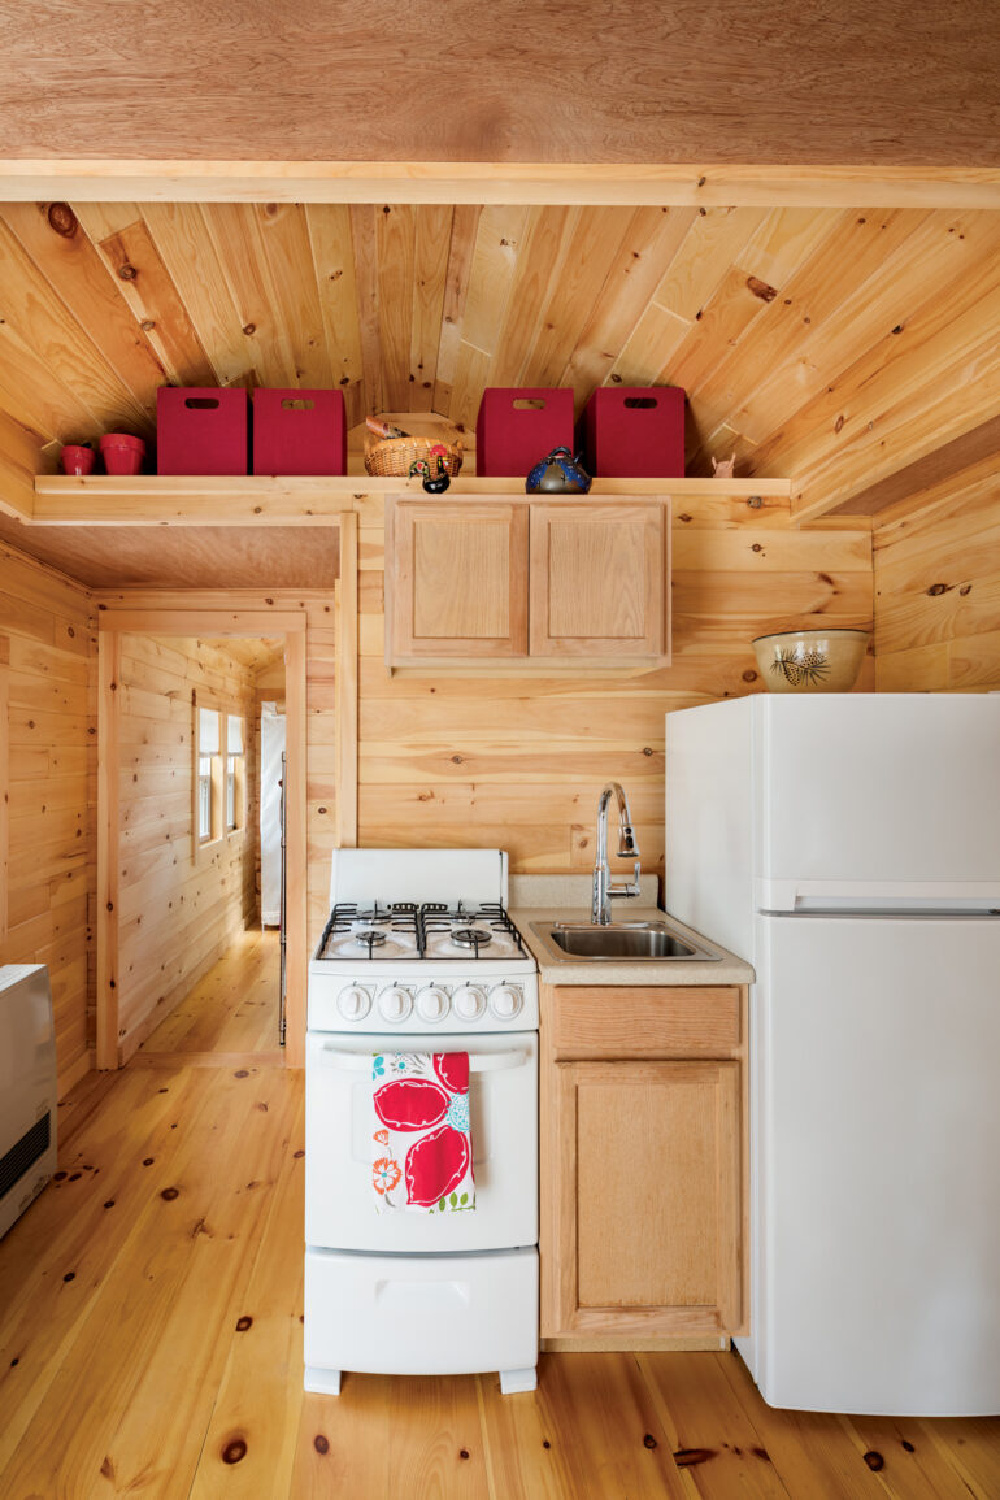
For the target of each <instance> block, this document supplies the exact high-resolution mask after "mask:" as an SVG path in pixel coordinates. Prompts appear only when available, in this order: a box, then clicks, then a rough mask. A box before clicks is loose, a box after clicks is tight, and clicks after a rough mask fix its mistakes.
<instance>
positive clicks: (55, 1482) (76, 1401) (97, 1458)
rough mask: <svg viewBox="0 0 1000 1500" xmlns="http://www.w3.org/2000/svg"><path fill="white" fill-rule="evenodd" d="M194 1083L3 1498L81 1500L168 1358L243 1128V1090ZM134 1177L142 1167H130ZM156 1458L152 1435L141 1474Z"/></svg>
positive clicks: (226, 1083)
mask: <svg viewBox="0 0 1000 1500" xmlns="http://www.w3.org/2000/svg"><path fill="white" fill-rule="evenodd" d="M201 1077H202V1078H203V1079H205V1080H207V1081H208V1082H209V1083H210V1084H211V1087H210V1088H206V1089H205V1090H204V1095H203V1097H202V1098H201V1099H200V1100H199V1101H198V1103H197V1104H194V1105H193V1106H192V1105H190V1104H189V1110H190V1113H189V1116H188V1119H187V1121H186V1122H185V1131H184V1134H183V1136H182V1135H181V1133H180V1131H178V1132H177V1135H178V1140H179V1145H178V1147H177V1148H175V1149H174V1150H173V1151H172V1152H167V1153H166V1154H165V1155H164V1156H162V1157H161V1158H159V1159H158V1161H156V1162H154V1163H152V1164H151V1168H150V1169H149V1171H148V1174H145V1197H146V1202H145V1205H144V1206H143V1207H142V1208H141V1209H140V1210H139V1213H138V1216H137V1218H136V1220H135V1224H134V1228H133V1229H132V1232H131V1233H130V1235H129V1237H128V1239H127V1240H126V1242H125V1244H124V1245H123V1247H122V1249H121V1250H120V1252H119V1254H118V1256H117V1257H116V1259H115V1262H114V1264H113V1267H112V1271H113V1274H111V1275H106V1274H105V1276H104V1279H103V1281H102V1282H101V1283H100V1285H99V1287H98V1291H97V1295H96V1297H95V1298H94V1300H93V1302H92V1304H91V1306H90V1309H89V1311H88V1314H87V1316H86V1318H85V1319H84V1320H83V1322H82V1324H81V1325H80V1326H79V1327H78V1328H77V1330H76V1336H75V1338H74V1340H73V1342H72V1345H71V1347H69V1348H68V1349H67V1350H66V1351H65V1353H64V1355H63V1357H62V1359H61V1361H60V1364H59V1368H58V1370H57V1372H56V1375H55V1378H54V1379H53V1381H52V1383H51V1386H50V1388H49V1390H48V1391H47V1393H46V1400H45V1402H44V1404H43V1405H42V1406H40V1407H39V1409H38V1411H37V1412H36V1414H35V1416H34V1418H33V1420H32V1421H31V1423H30V1424H29V1426H28V1427H27V1429H26V1431H25V1434H24V1436H23V1438H22V1439H21V1442H20V1444H19V1445H18V1448H17V1451H16V1452H15V1454H14V1457H13V1460H12V1462H11V1464H10V1465H9V1467H8V1470H7V1471H6V1472H5V1473H4V1475H3V1481H4V1483H5V1484H6V1485H7V1486H8V1487H9V1489H10V1493H11V1494H13V1495H21V1494H25V1495H33V1494H35V1493H37V1494H39V1495H45V1496H48V1495H60V1496H61V1495H63V1494H65V1495H67V1496H69V1495H72V1496H74V1497H75V1496H77V1495H80V1496H84V1495H89V1494H91V1493H92V1492H93V1487H94V1486H95V1485H96V1484H97V1482H98V1480H99V1478H100V1477H101V1471H102V1467H103V1466H104V1465H105V1464H107V1463H108V1461H109V1449H110V1446H111V1443H112V1439H113V1437H114V1434H115V1432H116V1430H117V1428H118V1426H119V1425H120V1423H121V1422H122V1421H123V1420H124V1418H125V1416H126V1413H127V1411H128V1408H129V1405H130V1402H131V1400H132V1397H133V1393H134V1391H135V1389H136V1388H137V1387H138V1386H139V1384H140V1383H141V1381H142V1379H143V1377H144V1375H145V1373H146V1370H147V1368H148V1367H149V1365H150V1364H151V1363H153V1362H154V1361H155V1360H156V1358H157V1356H158V1354H161V1355H164V1357H166V1358H171V1357H172V1351H170V1350H169V1349H167V1350H166V1351H165V1354H164V1344H163V1340H164V1336H165V1333H166V1330H167V1328H168V1326H169V1323H170V1315H171V1312H172V1309H173V1306H174V1303H175V1300H176V1298H177V1296H178V1294H179V1293H180V1291H181V1289H182V1287H183V1284H184V1278H185V1273H186V1271H187V1269H188V1266H189V1259H190V1251H191V1248H192V1246H193V1245H194V1243H195V1240H196V1238H197V1236H198V1234H199V1232H200V1231H199V1228H198V1226H199V1225H210V1223H211V1217H212V1215H213V1213H214V1212H215V1209H216V1206H217V1197H218V1192H219V1183H220V1181H223V1182H224V1181H226V1179H227V1178H228V1177H229V1174H230V1172H231V1169H232V1161H233V1157H234V1155H235V1154H236V1153H237V1152H238V1149H239V1144H240V1140H241V1138H242V1136H243V1133H244V1130H245V1126H246V1119H245V1114H244V1111H243V1110H242V1109H241V1108H240V1099H239V1094H240V1092H241V1087H242V1082H243V1081H242V1080H236V1079H233V1078H232V1077H226V1076H224V1077H222V1078H218V1077H216V1076H214V1075H211V1074H209V1073H207V1072H206V1073H204V1074H202V1075H201ZM153 1166H155V1167H156V1171H155V1172H153V1170H152V1167H153ZM137 1170H142V1168H141V1167H139V1164H138V1163H136V1162H133V1171H137ZM240 1175H242V1174H240ZM177 1179H181V1180H183V1183H184V1187H185V1192H184V1196H183V1198H180V1199H178V1200H177V1201H176V1202H173V1201H167V1200H165V1199H164V1198H163V1197H162V1196H161V1194H162V1193H163V1192H164V1191H167V1190H169V1189H170V1188H171V1187H173V1186H174V1184H175V1182H176V1181H177ZM68 1412H72V1413H73V1414H74V1415H73V1421H72V1423H67V1420H66V1414H67V1413H68ZM166 1459H167V1455H166V1454H165V1453H164V1451H163V1449H162V1448H161V1447H160V1445H159V1444H158V1442H157V1440H156V1438H155V1434H154V1433H150V1434H148V1449H147V1470H146V1472H147V1473H149V1472H150V1470H149V1466H152V1469H154V1470H155V1469H156V1466H157V1465H159V1464H160V1463H162V1462H164V1461H165V1460H166ZM131 1477H132V1476H130V1478H131ZM143 1483H145V1484H146V1487H147V1488H152V1489H153V1492H154V1493H155V1487H153V1486H151V1485H150V1484H148V1483H147V1482H146V1480H145V1479H144V1480H143ZM160 1492H161V1493H164V1494H169V1493H170V1491H169V1490H163V1489H162V1488H161V1490H160Z"/></svg>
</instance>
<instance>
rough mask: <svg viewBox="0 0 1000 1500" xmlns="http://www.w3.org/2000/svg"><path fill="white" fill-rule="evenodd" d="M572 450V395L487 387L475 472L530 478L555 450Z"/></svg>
mask: <svg viewBox="0 0 1000 1500" xmlns="http://www.w3.org/2000/svg"><path fill="white" fill-rule="evenodd" d="M572 447H573V391H572V389H571V388H568V387H567V388H565V389H561V388H560V389H553V388H552V387H545V386H536V387H533V388H531V389H524V390H518V389H517V388H516V387H502V386H487V387H486V389H485V391H484V392H483V399H482V401H481V402H480V404H479V422H478V425H477V427H476V473H477V474H480V475H486V476H491V477H494V478H502V477H504V476H506V475H511V476H514V477H516V478H519V479H525V478H526V477H527V474H528V470H529V469H531V468H533V467H534V465H535V464H537V463H538V461H539V459H542V458H544V457H545V456H546V454H548V453H551V452H552V449H553V448H569V449H571V450H572Z"/></svg>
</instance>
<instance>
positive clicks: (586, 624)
mask: <svg viewBox="0 0 1000 1500" xmlns="http://www.w3.org/2000/svg"><path fill="white" fill-rule="evenodd" d="M669 548H670V502H669V500H667V499H666V498H664V497H651V498H649V499H645V498H643V499H636V500H633V499H628V500H625V499H623V500H617V499H613V498H608V497H603V498H601V499H599V500H598V499H595V500H586V499H581V498H580V497H578V496H566V497H565V498H563V497H553V496H546V497H544V498H539V499H534V498H531V497H525V496H518V497H517V498H516V499H515V498H513V497H511V498H509V499H508V498H507V497H499V498H496V497H491V498H488V499H487V498H483V499H479V498H473V497H465V496H462V497H457V496H456V498H455V499H450V500H445V501H440V500H426V501H425V500H410V499H408V498H400V499H389V500H388V501H387V505H386V553H385V583H386V627H385V628H386V640H385V656H386V664H387V666H389V667H402V666H414V665H425V666H429V665H432V664H434V663H435V662H437V663H440V664H442V665H455V664H456V663H457V662H460V661H468V662H486V661H490V660H492V661H494V662H496V661H503V660H505V661H507V662H509V663H512V664H513V663H517V664H519V665H520V666H522V667H525V668H529V667H532V666H533V665H537V666H538V667H541V666H543V665H544V666H545V668H546V669H547V670H548V671H550V672H551V671H552V670H553V668H554V667H555V666H556V665H557V664H558V666H559V668H560V669H561V668H563V667H574V666H586V665H591V664H599V665H604V666H607V665H610V664H612V663H613V662H615V661H622V662H629V663H640V664H641V663H654V662H655V663H663V662H665V661H666V660H668V659H669V650H670V632H669V598H670V566H669Z"/></svg>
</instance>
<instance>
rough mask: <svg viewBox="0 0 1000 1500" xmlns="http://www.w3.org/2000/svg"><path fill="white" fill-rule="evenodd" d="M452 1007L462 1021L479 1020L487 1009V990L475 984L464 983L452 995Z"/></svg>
mask: <svg viewBox="0 0 1000 1500" xmlns="http://www.w3.org/2000/svg"><path fill="white" fill-rule="evenodd" d="M451 1008H452V1010H453V1011H454V1012H455V1014H456V1016H457V1017H458V1019H459V1020H460V1021H478V1020H479V1017H480V1016H481V1015H482V1014H483V1012H484V1011H485V1009H486V995H485V992H484V991H483V990H481V989H479V988H478V987H477V986H476V985H474V984H463V985H462V987H461V989H457V990H456V991H455V993H454V995H452V997H451Z"/></svg>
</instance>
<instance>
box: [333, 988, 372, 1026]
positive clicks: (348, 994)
mask: <svg viewBox="0 0 1000 1500" xmlns="http://www.w3.org/2000/svg"><path fill="white" fill-rule="evenodd" d="M371 1008H372V1003H371V1000H370V998H369V995H368V991H367V990H364V989H362V988H361V986H360V984H349V985H348V986H347V989H346V990H341V992H340V994H339V995H338V996H337V1009H338V1010H339V1012H340V1014H341V1015H342V1016H343V1018H344V1020H345V1021H363V1020H364V1018H365V1016H366V1015H367V1014H368V1012H369V1011H370V1010H371Z"/></svg>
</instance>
